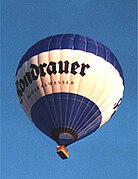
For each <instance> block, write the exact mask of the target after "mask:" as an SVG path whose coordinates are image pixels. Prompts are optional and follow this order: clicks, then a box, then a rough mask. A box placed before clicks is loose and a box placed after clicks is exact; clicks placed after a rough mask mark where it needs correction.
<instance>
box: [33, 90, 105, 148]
mask: <svg viewBox="0 0 138 179" xmlns="http://www.w3.org/2000/svg"><path fill="white" fill-rule="evenodd" d="M31 116H32V120H33V121H34V123H35V125H36V126H37V127H38V128H39V129H40V130H41V131H42V132H43V133H45V134H46V135H47V136H49V137H50V138H52V139H53V136H52V131H53V130H54V129H55V128H60V127H64V128H71V129H73V130H74V131H75V132H76V133H77V134H78V140H79V139H81V138H83V137H86V136H88V135H89V134H91V133H93V132H94V131H95V130H97V129H98V128H99V126H100V124H101V120H102V116H101V112H100V110H99V108H98V106H97V105H96V104H95V103H93V102H92V101H90V100H89V99H87V98H85V97H83V96H80V95H77V94H72V93H53V94H50V95H46V96H44V97H42V98H40V99H39V100H38V101H37V102H36V103H35V104H34V105H33V107H32V110H31ZM70 143H72V141H70ZM64 145H69V141H68V140H67V141H65V143H64Z"/></svg>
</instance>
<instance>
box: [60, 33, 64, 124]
mask: <svg viewBox="0 0 138 179" xmlns="http://www.w3.org/2000/svg"><path fill="white" fill-rule="evenodd" d="M63 37H64V34H63V35H62V37H61V42H60V60H61V46H62V42H63ZM60 79H61V74H60ZM60 81H61V80H60ZM59 95H60V109H61V116H60V117H61V119H60V120H61V127H64V126H63V124H62V121H63V118H62V105H61V104H62V95H61V84H60V93H59Z"/></svg>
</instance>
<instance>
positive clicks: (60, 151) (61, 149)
mask: <svg viewBox="0 0 138 179" xmlns="http://www.w3.org/2000/svg"><path fill="white" fill-rule="evenodd" d="M57 154H58V155H59V156H60V157H61V158H62V159H63V160H64V159H68V158H69V152H68V150H67V149H66V147H65V146H64V145H60V146H57Z"/></svg>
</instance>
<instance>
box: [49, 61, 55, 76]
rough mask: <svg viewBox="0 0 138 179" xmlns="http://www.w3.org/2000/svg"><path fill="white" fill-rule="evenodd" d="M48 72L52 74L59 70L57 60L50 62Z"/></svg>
mask: <svg viewBox="0 0 138 179" xmlns="http://www.w3.org/2000/svg"><path fill="white" fill-rule="evenodd" d="M47 73H48V74H49V75H52V74H56V73H57V71H56V63H55V62H50V63H49V65H48V67H47Z"/></svg>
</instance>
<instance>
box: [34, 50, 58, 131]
mask: <svg viewBox="0 0 138 179" xmlns="http://www.w3.org/2000/svg"><path fill="white" fill-rule="evenodd" d="M48 53H49V52H48ZM37 57H38V65H40V60H39V59H40V58H39V54H38V55H37ZM40 81H41V84H42V85H43V80H42V77H41V76H40ZM43 90H44V93H45V96H46V90H45V88H44V87H43ZM45 99H46V102H47V106H48V109H49V111H50V114H51V117H52V122H53V125H54V127H55V128H56V124H55V121H54V117H53V114H52V112H51V108H50V106H49V103H48V100H47V98H45Z"/></svg>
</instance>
